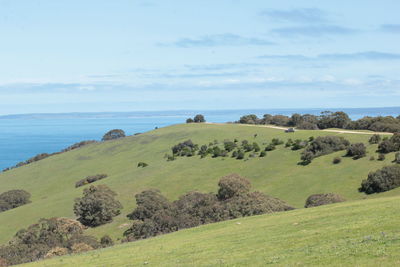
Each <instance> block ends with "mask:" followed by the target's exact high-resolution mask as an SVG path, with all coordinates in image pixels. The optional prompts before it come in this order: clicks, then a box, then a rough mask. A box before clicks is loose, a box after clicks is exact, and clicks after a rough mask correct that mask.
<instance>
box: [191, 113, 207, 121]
mask: <svg viewBox="0 0 400 267" xmlns="http://www.w3.org/2000/svg"><path fill="white" fill-rule="evenodd" d="M193 121H194V122H196V123H200V122H206V120H205V118H204V116H203V115H201V114H197V115H196V116H194V118H193Z"/></svg>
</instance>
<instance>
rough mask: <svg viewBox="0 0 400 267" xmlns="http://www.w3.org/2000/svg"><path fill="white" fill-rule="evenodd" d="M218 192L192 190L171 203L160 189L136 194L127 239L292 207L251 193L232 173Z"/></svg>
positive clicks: (290, 208) (241, 179)
mask: <svg viewBox="0 0 400 267" xmlns="http://www.w3.org/2000/svg"><path fill="white" fill-rule="evenodd" d="M218 186H219V190H218V193H217V194H212V193H209V194H205V193H199V192H190V193H187V194H185V195H183V196H181V197H180V198H179V199H178V200H176V201H174V202H169V201H168V200H167V199H166V198H165V197H164V196H163V195H161V193H160V192H159V191H158V190H146V191H143V192H142V193H140V194H137V195H136V196H135V197H136V203H137V207H136V209H135V210H134V211H133V212H132V213H130V214H129V215H128V218H130V219H132V220H134V221H133V224H132V226H131V227H130V228H129V229H128V230H126V231H125V233H124V236H125V239H126V241H134V240H138V239H144V238H148V237H151V236H156V235H159V234H165V233H170V232H174V231H178V230H180V229H184V228H189V227H195V226H198V225H202V224H207V223H213V222H218V221H224V220H229V219H234V218H238V217H243V216H251V215H257V214H264V213H269V212H278V211H286V210H292V209H293V208H292V207H290V206H289V205H288V204H286V203H285V202H283V201H281V200H279V199H277V198H273V197H270V196H267V195H265V194H263V193H260V192H250V182H249V181H248V180H247V179H245V178H243V177H241V176H239V175H237V174H232V175H228V176H226V177H223V178H222V179H221V180H220V181H219V183H218Z"/></svg>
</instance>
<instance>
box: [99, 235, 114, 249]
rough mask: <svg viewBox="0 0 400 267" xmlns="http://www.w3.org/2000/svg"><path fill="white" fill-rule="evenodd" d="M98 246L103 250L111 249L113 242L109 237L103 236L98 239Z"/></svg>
mask: <svg viewBox="0 0 400 267" xmlns="http://www.w3.org/2000/svg"><path fill="white" fill-rule="evenodd" d="M100 245H101V247H103V248H106V247H111V246H113V245H114V241H113V240H112V238H111V237H110V236H108V235H104V236H103V237H102V238H100Z"/></svg>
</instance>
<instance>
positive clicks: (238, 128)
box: [0, 124, 400, 243]
mask: <svg viewBox="0 0 400 267" xmlns="http://www.w3.org/2000/svg"><path fill="white" fill-rule="evenodd" d="M256 133H257V134H258V136H257V138H254V134H256ZM319 135H341V136H344V137H345V138H347V139H349V140H350V141H352V142H364V143H367V140H368V139H369V136H368V135H361V134H360V135H358V134H339V133H329V132H326V131H297V132H296V133H290V134H288V133H284V132H283V131H282V130H279V129H271V128H267V127H254V126H245V125H232V124H226V125H213V124H184V125H175V126H170V127H166V128H162V129H158V130H154V131H151V132H148V133H145V134H141V135H137V136H130V137H126V138H123V139H119V140H115V141H108V142H104V143H97V144H92V145H88V146H86V147H83V148H81V149H78V150H74V151H71V152H67V153H64V154H60V155H56V156H52V157H50V158H47V159H44V160H42V161H39V162H36V163H33V164H30V165H27V166H23V167H20V168H17V169H14V170H11V171H8V172H5V173H2V174H0V184H1V189H0V192H3V191H7V190H10V189H24V190H27V191H28V192H30V193H31V194H32V203H31V204H28V205H25V206H22V207H19V208H17V209H13V210H9V211H7V212H3V213H0V225H1V227H0V243H5V242H6V241H8V240H9V239H10V238H11V237H12V236H13V235H14V233H15V232H16V231H18V230H19V229H21V228H24V227H27V226H28V225H30V224H32V223H35V222H37V221H38V220H39V219H40V218H49V217H70V218H74V214H73V211H72V206H73V201H74V198H75V197H78V196H80V195H81V193H82V190H83V188H84V187H80V188H78V189H76V188H75V186H74V185H75V182H76V181H78V180H80V179H82V178H84V177H86V176H88V175H94V174H98V173H106V174H108V175H109V177H108V178H106V179H104V180H101V181H100V182H97V183H96V184H107V185H108V186H109V187H110V188H111V189H113V190H114V191H116V192H117V193H118V199H119V200H120V201H121V203H122V204H123V206H124V209H123V210H122V213H121V215H120V216H118V217H116V218H115V219H114V221H113V222H112V223H110V224H107V225H104V226H101V227H97V228H94V229H89V230H88V231H87V234H92V235H95V236H97V237H100V236H102V235H104V234H106V233H107V234H109V235H110V236H112V237H113V238H114V239H117V238H121V237H122V233H123V231H125V230H126V228H127V227H128V226H129V223H130V221H129V220H128V219H127V218H126V214H128V213H129V212H131V211H132V209H133V208H134V207H135V200H134V195H135V194H136V193H138V192H140V191H142V190H144V189H148V188H158V189H160V190H161V191H162V193H163V194H165V195H166V196H167V197H168V198H169V199H171V200H173V199H176V198H177V197H178V196H179V195H181V194H183V193H186V192H188V191H194V190H198V191H201V192H216V189H217V182H218V180H219V179H220V177H222V176H224V175H227V174H230V173H238V174H240V175H242V176H245V177H247V178H248V179H249V180H250V181H251V182H252V184H253V188H254V189H256V190H259V191H262V192H265V193H267V194H269V195H271V196H274V197H278V198H280V199H282V200H284V201H286V202H288V203H289V204H291V205H293V206H295V207H297V208H301V207H303V205H304V202H305V199H306V198H307V197H308V196H309V195H310V194H314V193H328V192H334V193H338V194H341V195H342V196H344V197H345V198H346V199H347V200H358V199H363V198H376V197H384V196H396V195H400V189H396V190H392V191H390V192H387V193H384V194H379V195H372V196H366V195H365V194H362V193H359V192H358V191H357V188H358V187H359V185H360V182H361V180H362V179H365V178H366V176H367V174H368V173H369V172H370V171H373V170H377V169H379V168H381V167H382V166H385V165H389V164H391V161H392V160H393V159H394V155H393V154H389V155H387V157H386V160H385V161H383V162H381V161H376V160H375V161H370V160H369V157H370V156H372V155H373V156H375V158H376V157H377V153H376V152H375V150H376V148H377V146H376V145H368V155H367V157H365V158H362V159H360V160H353V159H351V158H343V160H342V163H341V164H338V165H334V164H332V159H333V158H334V157H336V156H342V155H344V151H341V152H337V153H334V154H330V155H326V156H323V157H320V158H317V159H315V160H314V161H313V162H312V163H311V164H310V165H308V166H299V165H297V163H298V162H299V159H300V151H291V150H290V149H288V148H284V146H278V148H277V150H275V151H272V152H268V153H267V156H266V157H265V158H252V159H249V160H247V161H244V160H236V159H232V158H216V159H213V158H210V157H207V158H205V159H200V158H199V157H198V156H196V157H192V158H178V159H177V160H175V161H172V162H167V161H166V160H165V158H164V155H165V153H170V148H171V147H172V146H173V145H175V144H177V143H178V142H182V141H185V140H187V139H192V140H193V142H195V143H198V144H200V145H201V144H208V143H209V142H212V141H213V140H215V139H217V140H219V141H220V142H222V141H223V140H224V139H231V140H233V139H234V138H238V139H239V140H243V139H247V140H249V141H256V142H258V143H259V144H260V145H262V143H264V142H270V141H271V139H272V138H274V137H278V138H280V139H283V140H286V139H288V138H292V139H297V138H299V139H308V137H310V136H314V137H315V136H319ZM264 146H265V145H264ZM139 161H143V162H146V163H148V164H149V166H148V167H146V168H137V167H136V165H137V163H138V162H139ZM360 205H361V204H360ZM316 210H318V209H316ZM321 211H322V210H321ZM298 212H299V213H298ZM288 214H292V213H288ZM293 214H301V211H295V212H294V213H293ZM274 216H275V215H274ZM279 216H281V215H279ZM282 216H286V215H282ZM260 218H261V217H260ZM262 218H264V217H262ZM265 218H267V217H265ZM277 218H278V217H277ZM246 220H247V219H246ZM256 220H258V219H256ZM229 223H230V222H227V223H225V224H219V225H226V224H228V225H229ZM207 227H214V226H206V227H204V228H201V229H207ZM215 227H217V228H218V227H220V226H215ZM190 231H191V230H190ZM190 231H189V232H188V233H190ZM198 231H200V230H198ZM146 242H147V241H146ZM151 242H153V241H151Z"/></svg>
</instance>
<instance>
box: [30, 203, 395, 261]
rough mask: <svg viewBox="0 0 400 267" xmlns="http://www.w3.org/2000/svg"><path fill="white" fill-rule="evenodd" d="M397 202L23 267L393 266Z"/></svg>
mask: <svg viewBox="0 0 400 267" xmlns="http://www.w3.org/2000/svg"><path fill="white" fill-rule="evenodd" d="M399 203H400V197H399V196H396V197H387V198H380V199H371V200H361V201H352V202H344V203H338V204H332V205H326V206H321V207H317V208H310V209H299V210H294V211H289V212H281V213H275V214H269V215H261V216H253V217H247V218H241V219H236V220H232V221H225V222H222V223H215V224H209V225H205V226H200V227H196V228H192V229H187V230H182V231H179V232H175V233H172V234H168V235H163V236H159V237H156V238H150V239H147V240H142V241H137V242H133V243H126V244H122V245H117V246H114V247H111V248H107V249H102V250H97V251H91V252H88V253H84V254H79V255H72V256H64V257H60V258H53V259H51V260H45V261H40V262H35V263H31V264H27V266H32V267H34V266H38V267H39V266H40V267H45V266H52V267H53V266H96V267H101V266H107V267H108V266H142V265H148V266H267V265H269V264H274V265H278V266H398V265H399V264H400V221H399V220H398V214H399V213H400V205H399Z"/></svg>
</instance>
